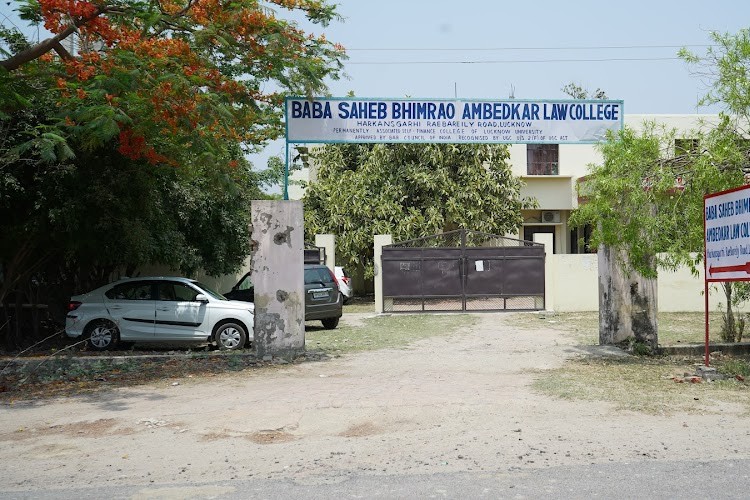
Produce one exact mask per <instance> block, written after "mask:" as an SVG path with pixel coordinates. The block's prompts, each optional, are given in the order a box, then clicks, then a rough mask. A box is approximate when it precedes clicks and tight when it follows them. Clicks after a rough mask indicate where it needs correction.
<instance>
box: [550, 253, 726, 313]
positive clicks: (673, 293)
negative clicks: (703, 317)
mask: <svg viewBox="0 0 750 500" xmlns="http://www.w3.org/2000/svg"><path fill="white" fill-rule="evenodd" d="M552 262H553V265H552V273H553V274H554V276H553V279H552V280H551V281H552V283H553V284H554V289H548V292H547V293H552V294H554V299H553V300H554V302H553V303H554V304H555V310H556V311H559V312H579V311H598V310H599V278H598V276H599V270H598V265H599V264H598V259H597V256H596V254H576V255H570V254H568V255H565V254H561V255H553V256H552ZM657 292H658V296H657V303H658V308H659V311H662V312H688V311H692V312H700V311H703V309H704V307H705V306H704V298H703V271H702V269H701V272H700V274H699V275H698V276H694V275H693V274H692V273H691V272H690V270H689V269H688V268H686V267H683V268H681V269H678V270H677V271H674V272H672V271H659V279H658V288H657ZM722 299H723V293H722V292H721V291H719V290H717V289H714V290H712V291H710V292H709V309H710V310H712V311H715V310H717V308H718V306H719V302H721V301H722Z"/></svg>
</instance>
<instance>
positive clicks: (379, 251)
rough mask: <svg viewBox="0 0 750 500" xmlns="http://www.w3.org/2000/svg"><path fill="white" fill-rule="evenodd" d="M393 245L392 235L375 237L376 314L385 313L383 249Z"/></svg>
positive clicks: (377, 235)
mask: <svg viewBox="0 0 750 500" xmlns="http://www.w3.org/2000/svg"><path fill="white" fill-rule="evenodd" d="M391 243H393V238H392V237H391V235H390V234H376V235H375V241H374V244H375V255H374V260H373V266H375V280H374V281H375V312H376V313H382V312H383V272H382V267H381V266H382V262H383V261H382V257H383V247H384V246H386V245H390V244H391Z"/></svg>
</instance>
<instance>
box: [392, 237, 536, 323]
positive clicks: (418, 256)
mask: <svg viewBox="0 0 750 500" xmlns="http://www.w3.org/2000/svg"><path fill="white" fill-rule="evenodd" d="M381 269H382V272H383V311H386V312H407V311H436V312H437V311H502V310H513V311H533V310H541V309H544V245H542V244H541V243H535V242H532V241H524V240H517V239H513V238H507V237H504V236H497V235H493V234H486V233H480V232H476V231H467V230H463V229H461V230H458V231H451V232H448V233H443V234H438V235H434V236H427V237H424V238H418V239H415V240H409V241H402V242H399V243H394V244H392V245H387V246H385V247H383V256H382V265H381Z"/></svg>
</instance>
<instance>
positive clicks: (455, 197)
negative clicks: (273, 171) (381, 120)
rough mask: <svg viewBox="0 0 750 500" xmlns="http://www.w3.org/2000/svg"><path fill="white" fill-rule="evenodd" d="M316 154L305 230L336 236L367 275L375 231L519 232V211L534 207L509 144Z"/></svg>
mask: <svg viewBox="0 0 750 500" xmlns="http://www.w3.org/2000/svg"><path fill="white" fill-rule="evenodd" d="M311 155H312V156H313V162H312V163H313V164H315V165H316V166H317V168H318V171H317V179H318V180H317V182H314V183H311V184H310V185H309V186H308V188H307V191H306V193H305V198H304V205H305V231H306V233H307V234H308V235H313V234H317V233H334V234H336V236H337V240H336V242H337V255H340V256H341V257H342V259H343V260H344V261H345V262H346V263H348V264H351V265H352V266H362V267H363V268H364V269H365V275H366V276H368V277H371V276H372V274H373V266H372V264H373V261H372V259H373V249H372V238H373V235H375V234H392V235H393V237H394V239H395V240H396V241H399V240H406V239H411V238H417V237H421V236H428V235H431V234H435V233H440V232H444V231H450V230H454V229H458V228H470V229H473V230H477V231H483V232H487V233H495V234H498V233H499V234H505V233H508V232H511V233H515V232H517V231H518V228H519V227H520V226H521V224H522V223H523V220H522V218H521V209H522V208H529V207H531V206H532V205H533V201H532V200H527V199H522V198H521V196H520V190H521V185H522V184H521V181H520V180H519V179H518V178H516V177H514V176H513V174H512V172H511V169H510V167H509V165H508V163H507V160H508V157H509V153H508V148H507V146H504V145H474V144H462V145H457V144H377V145H372V144H351V145H328V146H324V147H322V148H320V149H318V150H312V151H311Z"/></svg>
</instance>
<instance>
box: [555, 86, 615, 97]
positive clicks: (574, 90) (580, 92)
mask: <svg viewBox="0 0 750 500" xmlns="http://www.w3.org/2000/svg"><path fill="white" fill-rule="evenodd" d="M560 90H562V91H563V93H564V94H567V95H569V96H570V97H572V98H573V99H606V98H607V93H606V92H604V91H603V90H602V89H596V91H594V92H590V91H589V90H587V89H585V88H584V87H582V86H581V85H580V84H578V83H575V82H570V83H568V84H566V85H565V86H564V87H563V88H562V89H560Z"/></svg>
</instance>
